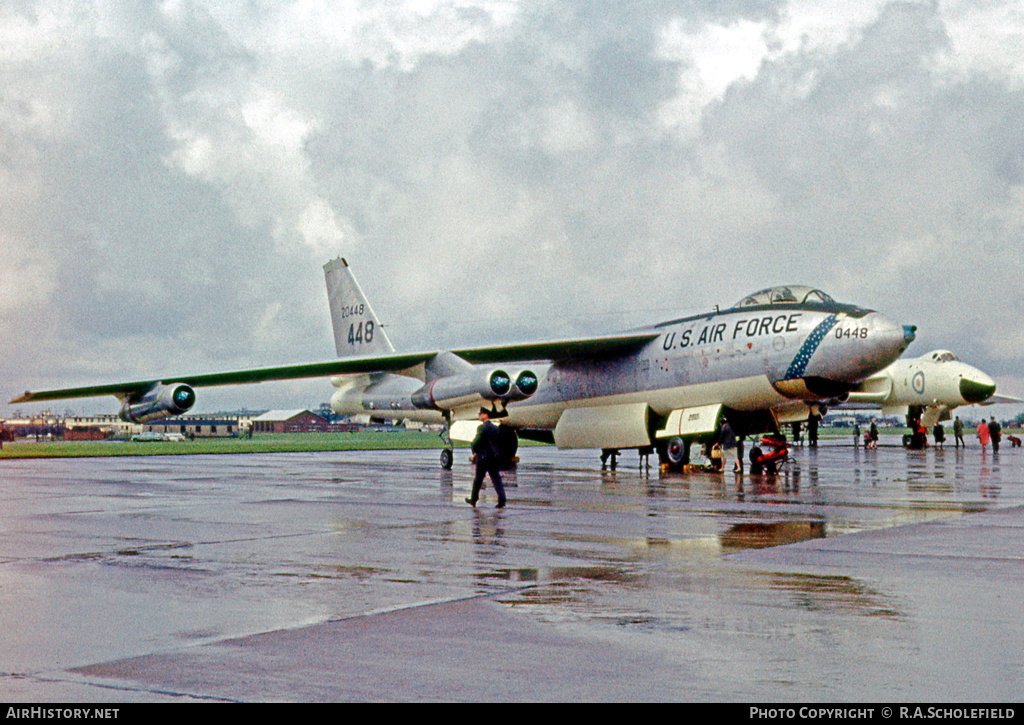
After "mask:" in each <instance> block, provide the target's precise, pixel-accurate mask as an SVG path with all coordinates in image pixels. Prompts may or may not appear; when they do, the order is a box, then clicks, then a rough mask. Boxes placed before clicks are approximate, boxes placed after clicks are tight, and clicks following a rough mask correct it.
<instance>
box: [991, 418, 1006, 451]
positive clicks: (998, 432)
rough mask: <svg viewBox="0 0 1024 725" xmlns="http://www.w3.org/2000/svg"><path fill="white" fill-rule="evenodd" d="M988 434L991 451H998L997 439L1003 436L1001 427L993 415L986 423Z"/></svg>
mask: <svg viewBox="0 0 1024 725" xmlns="http://www.w3.org/2000/svg"><path fill="white" fill-rule="evenodd" d="M988 435H989V437H990V438H991V439H992V452H993V453H999V441H1000V440H1002V438H1003V428H1002V426H1000V425H999V421H998V420H996V418H995V416H992V420H991V421H990V422H989V424H988Z"/></svg>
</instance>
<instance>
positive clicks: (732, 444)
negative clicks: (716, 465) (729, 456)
mask: <svg viewBox="0 0 1024 725" xmlns="http://www.w3.org/2000/svg"><path fill="white" fill-rule="evenodd" d="M718 444H719V445H720V446H721V447H722V470H723V471H724V470H725V456H726V452H727V451H732V453H733V455H734V456H735V457H736V463H735V464H733V467H732V470H733V471H735V472H736V473H743V449H742V448H741V447H740V446H739V442H738V441H737V439H736V434H735V433H733V431H732V426H730V425H729V421H727V420H723V421H722V429H721V430H720V431H719V432H718Z"/></svg>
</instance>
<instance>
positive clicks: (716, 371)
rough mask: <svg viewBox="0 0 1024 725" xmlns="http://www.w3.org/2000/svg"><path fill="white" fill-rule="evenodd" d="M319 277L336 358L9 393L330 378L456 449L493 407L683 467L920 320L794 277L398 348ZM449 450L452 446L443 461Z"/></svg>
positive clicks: (354, 292) (357, 399) (167, 395)
mask: <svg viewBox="0 0 1024 725" xmlns="http://www.w3.org/2000/svg"><path fill="white" fill-rule="evenodd" d="M324 273H325V277H326V282H327V289H328V298H329V301H330V307H331V316H332V321H333V326H334V336H335V345H336V348H337V352H338V355H339V358H340V359H338V360H334V361H330V362H323V363H311V364H303V365H292V366H286V367H277V368H262V369H255V370H242V371H235V372H227V373H214V374H203V375H193V376H187V375H185V376H180V375H175V376H166V377H162V378H159V379H153V380H145V381H138V382H132V383H118V384H113V385H100V386H92V387H84V388H71V389H64V390H54V391H45V392H38V393H31V392H26V393H25V394H24V395H22V396H20V397H19V398H17V399H15V400H14V401H12V403H23V402H29V401H40V400H54V399H60V398H68V397H84V396H95V395H103V394H112V395H115V396H117V397H118V398H119V399H120V400H121V401H122V410H121V415H122V417H123V418H125V419H127V420H132V421H138V422H145V421H149V420H155V419H158V418H162V417H167V416H170V415H178V414H181V413H184V412H186V411H187V410H188V409H189V408H191V407H192V405H193V404H194V402H195V391H194V388H198V387H204V386H211V385H231V384H240V383H254V382H261V381H268V380H283V379H290V378H292V379H293V378H308V377H318V376H334V377H333V378H332V383H333V384H334V385H335V387H337V391H336V392H335V393H334V395H333V396H332V398H331V407H332V408H333V409H334V410H335V411H336V412H338V413H340V414H368V415H371V416H374V417H380V418H389V419H405V420H417V421H425V422H438V423H440V422H444V423H445V424H446V439H447V440H448V442H449V444H450V439H451V438H454V439H462V440H468V439H471V438H472V436H473V434H474V433H475V429H476V426H477V423H476V421H475V418H476V417H477V412H478V410H479V408H480V406H485V407H487V408H488V409H490V410H491V411H492V416H493V417H495V418H497V419H500V421H501V422H502V425H501V426H500V428H501V430H502V431H503V436H504V439H505V445H504V447H503V448H504V450H503V454H504V455H506V456H509V455H512V454H514V452H515V450H516V446H517V445H518V437H522V438H526V439H532V440H541V441H547V442H552V443H554V444H555V445H557V446H558V447H559V448H563V449H566V448H601V449H614V450H621V449H627V448H636V449H641V450H656V451H657V452H658V454H659V458H660V459H661V461H662V462H663V463H666V464H669V465H670V466H674V467H678V466H681V465H682V464H683V463H684V462H686V460H687V458H688V454H689V445H690V443H691V442H692V441H695V440H704V439H707V438H708V437H711V436H714V435H715V434H716V432H717V431H718V429H719V427H720V425H721V421H722V419H723V418H724V419H726V420H728V421H729V424H730V425H731V427H732V428H733V430H734V431H735V432H736V433H737V434H738V435H750V434H754V433H760V432H764V431H769V430H776V429H777V428H778V426H780V425H782V424H785V423H787V422H793V421H802V420H807V418H808V416H809V415H810V414H811V413H812V412H813V413H816V414H821V413H823V408H824V406H826V405H830V404H835V403H839V402H841V401H844V400H846V399H847V396H848V395H849V393H850V391H851V390H853V389H854V388H855V387H856V386H857V385H858V384H860V383H862V382H863V381H865V380H867V379H868V378H870V377H871V376H872V375H874V374H875V373H877V372H879V371H880V370H882V369H884V368H885V367H886V366H888V365H890V364H891V363H893V361H895V360H896V359H897V358H898V357H899V356H900V354H901V353H902V352H903V351H904V350H905V349H906V347H907V345H908V344H910V342H911V341H912V340H913V339H914V330H915V328H914V327H910V326H901V325H897V324H896V323H894V322H892V321H891V320H889V319H887V318H886V317H884V316H883V315H881V314H879V313H878V312H874V311H872V310H868V309H863V308H861V307H856V306H854V305H849V304H841V303H838V302H836V301H835V300H833V299H832V298H831V297H829V296H828V295H826V294H825V293H823V292H821V291H819V290H815V289H812V288H810V287H801V286H783V287H773V288H770V289H765V290H762V291H760V292H756V293H754V294H752V295H749V296H747V297H744V298H743V299H741V300H740V301H739V302H737V303H736V304H735V305H734V306H732V307H730V308H728V309H725V310H719V309H716V310H714V311H712V312H707V313H705V314H702V315H695V316H691V317H683V318H679V319H674V320H670V321H667V322H662V323H658V324H655V325H652V326H650V327H645V328H641V329H637V330H633V331H630V332H626V333H622V334H616V335H607V336H598V337H592V338H585V339H573V340H558V341H551V342H539V343H527V344H513V345H500V346H493V347H478V348H466V349H456V350H444V351H442V350H432V351H427V352H413V353H396V352H395V350H394V347H393V346H392V344H391V342H390V340H389V339H388V337H387V334H386V333H385V331H384V328H383V327H382V326H381V324H380V321H379V320H378V318H377V316H376V315H375V314H374V312H373V310H372V308H371V307H370V304H369V302H368V301H367V299H366V297H365V295H364V294H363V292H362V290H361V289H360V288H359V284H358V283H357V282H356V280H355V277H354V276H353V275H352V272H351V269H350V268H349V266H348V263H347V262H346V261H345V260H344V259H341V258H338V259H336V260H334V261H332V262H329V263H328V264H326V265H325V266H324ZM449 435H450V437H449ZM452 460H453V455H452V450H451V447H450V445H449V446H446V448H445V450H444V451H443V452H442V454H441V464H442V466H444V467H445V468H448V467H450V466H451V465H452Z"/></svg>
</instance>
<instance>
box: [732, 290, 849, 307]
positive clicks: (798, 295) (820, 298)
mask: <svg viewBox="0 0 1024 725" xmlns="http://www.w3.org/2000/svg"><path fill="white" fill-rule="evenodd" d="M805 304H810V305H815V304H817V305H835V304H836V301H835V300H834V299H832V298H831V297H829V296H828V295H827V294H825V293H824V292H822V291H821V290H820V289H814V288H813V287H805V286H803V285H784V286H780V287H769V288H768V289H763V290H760V291H759V292H755V293H753V294H751V295H747V296H746V297H744V298H743V299H742V300H740V301H739V302H737V303H736V305H735V307H741V308H742V307H764V306H771V305H788V306H792V305H805Z"/></svg>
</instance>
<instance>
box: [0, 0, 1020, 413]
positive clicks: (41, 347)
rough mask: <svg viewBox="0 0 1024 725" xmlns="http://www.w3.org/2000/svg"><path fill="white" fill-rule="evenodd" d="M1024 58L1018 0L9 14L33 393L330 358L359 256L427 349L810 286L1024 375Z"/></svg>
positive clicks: (401, 336)
mask: <svg viewBox="0 0 1024 725" xmlns="http://www.w3.org/2000/svg"><path fill="white" fill-rule="evenodd" d="M1022 44H1024V11H1022V10H1021V9H1020V8H1019V7H1018V6H1017V5H1015V4H1014V3H1012V2H1009V1H1003V0H993V2H989V3H984V4H977V3H968V2H956V1H950V2H946V1H944V0H935V1H922V2H900V1H887V0H859V1H854V2H848V3H844V4H842V5H841V6H837V5H836V4H835V3H834V2H830V1H825V0H789V1H786V0H769V1H767V2H752V1H749V2H748V1H745V0H738V1H735V2H733V1H730V2H725V1H723V2H707V3H705V2H702V3H679V2H676V1H673V2H668V1H667V0H645V1H644V2H639V3H630V4H628V5H623V4H621V3H614V2H565V1H564V0H560V1H559V2H554V0H528V1H524V2H513V1H512V0H475V1H474V0H416V1H414V0H409V1H408V2H394V1H393V0H388V1H385V0H379V1H371V0H348V1H347V2H323V1H320V0H292V1H275V2H270V1H269V0H257V1H256V2H249V3H244V4H239V3H228V2H213V3H209V2H207V3H198V2H194V1H193V0H165V1H164V2H161V3H156V4H151V5H148V4H141V5H140V4H138V3H131V2H125V1H124V0H78V1H77V2H60V3H58V2H55V0H16V1H14V2H9V3H5V4H4V6H3V8H0V59H2V62H0V82H2V85H0V181H2V182H3V183H2V184H0V221H2V224H0V241H2V244H3V251H4V257H5V259H4V264H3V265H0V285H2V287H0V312H2V313H3V314H2V317H0V320H2V321H0V335H2V337H0V339H2V342H0V354H2V356H3V359H4V365H5V376H4V377H5V379H6V380H7V381H8V386H9V392H10V393H11V394H12V395H13V394H14V393H16V392H18V391H20V390H22V389H25V388H42V387H58V386H61V385H65V384H78V383H82V384H85V383H91V382H96V381H97V379H98V378H100V379H103V380H108V379H114V380H119V379H122V378H135V377H138V376H149V375H153V374H163V373H166V372H174V371H183V372H192V371H196V370H224V369H233V368H239V367H249V366H257V365H264V364H276V363H283V362H290V361H312V360H318V359H324V358H326V357H329V356H330V354H331V352H332V351H333V342H332V341H331V339H330V335H331V333H330V326H329V317H328V313H327V310H326V303H325V293H324V290H323V279H322V272H321V270H320V267H321V265H322V264H323V263H324V262H325V261H327V259H329V258H333V257H334V256H337V255H339V254H341V255H344V256H346V257H347V258H348V259H349V261H350V262H352V263H353V265H354V267H355V269H356V272H357V274H358V276H359V278H360V281H361V283H362V286H363V287H364V289H365V290H366V291H367V292H368V293H369V294H370V295H371V297H372V298H373V301H374V306H375V308H376V309H377V312H378V314H380V315H381V317H382V318H383V319H384V321H385V323H386V324H389V325H390V326H391V328H392V330H391V337H392V339H393V341H394V342H395V343H396V344H397V345H399V346H402V347H415V348H424V347H435V346H444V345H449V344H451V345H455V344H458V345H465V344H472V343H476V342H480V343H485V342H486V343H490V342H497V341H501V340H508V339H530V338H539V337H557V336H563V335H572V334H584V333H593V332H598V331H602V330H605V329H609V328H621V327H629V326H632V325H636V324H640V323H641V322H643V321H647V320H650V319H652V317H653V318H657V317H660V316H661V315H663V314H664V315H666V316H667V315H674V314H676V313H678V312H684V311H685V312H691V311H697V310H700V309H704V308H707V307H710V306H712V305H714V304H728V303H730V302H733V301H735V300H736V299H738V298H739V297H741V296H742V295H743V294H744V293H746V292H748V291H750V290H752V289H757V288H761V287H764V286H767V285H768V284H772V283H776V282H783V281H787V282H788V281H796V282H802V283H808V284H814V285H817V286H821V287H822V288H824V289H826V290H827V291H829V292H831V293H832V294H833V295H834V296H836V297H838V298H841V299H845V300H849V301H852V302H856V303H859V304H864V305H869V306H874V307H877V308H879V309H882V310H884V311H885V312H887V313H889V314H890V315H892V316H894V317H896V318H897V319H901V320H905V321H907V322H912V323H914V324H917V325H918V326H919V340H920V342H918V343H915V347H914V348H912V349H911V353H913V352H914V349H915V348H916V349H917V350H918V353H919V354H921V353H923V352H925V351H926V350H927V349H930V348H931V347H944V348H949V349H953V350H954V351H956V352H957V353H958V354H960V355H961V356H962V357H964V358H965V359H967V360H968V361H969V362H972V363H974V364H977V365H979V366H980V367H983V368H985V369H987V370H989V371H990V372H992V373H993V374H994V375H995V376H996V377H997V379H999V376H1001V375H1003V376H1007V378H1006V379H1008V380H1009V379H1010V377H1009V376H1012V375H1014V374H1016V371H1018V370H1019V369H1020V353H1019V352H1018V351H1019V349H1020V346H1019V344H1017V343H1016V337H1015V336H1014V335H1013V334H1007V330H1015V329H1017V328H1018V327H1019V324H1018V323H1017V320H1018V319H1019V312H1020V310H1019V309H1018V308H1019V303H1018V302H1016V300H1017V293H1016V287H1017V285H1018V284H1019V280H1020V279H1021V277H1022V274H1021V273H1022V271H1024V270H1022V269H1021V261H1020V255H1019V252H1018V246H1019V240H1020V238H1021V231H1022V216H1024V207H1022V193H1024V192H1022V185H1024V131H1022V130H1021V128H1022V127H1021V126H1020V123H1019V119H1020V117H1021V115H1022V114H1021V111H1022V110H1024V109H1022V102H1024V95H1022V87H1021V80H1022V78H1024V65H1022V63H1021V61H1020V58H1022V57H1024V55H1022V54H1021V52H1019V51H1020V50H1021V49H1022ZM1008 300H1009V302H1007V301H1008ZM1000 302H1001V303H1002V304H1000ZM1017 337H1019V336H1017ZM328 392H329V390H328V389H327V387H326V386H325V385H324V384H323V383H322V382H320V381H318V382H316V383H315V384H313V383H311V384H308V385H306V387H303V384H296V385H280V386H257V389H250V388H246V389H245V390H244V392H243V389H242V388H237V389H233V390H228V391H217V392H215V393H213V394H212V395H213V397H209V398H207V397H204V399H203V400H204V401H213V402H211V405H213V404H216V405H223V406H230V405H231V404H232V403H233V402H234V401H238V400H241V401H242V402H243V403H247V404H251V405H252V406H253V407H261V406H260V403H265V404H266V405H276V404H282V405H285V404H287V405H313V404H315V403H317V402H319V401H320V400H322V399H324V398H325V397H326V395H327V393H328ZM1018 392H1024V391H1018ZM294 396H299V397H300V398H301V399H298V400H296V399H295V398H294ZM310 398H312V400H311V399H310ZM97 405H98V404H97Z"/></svg>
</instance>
